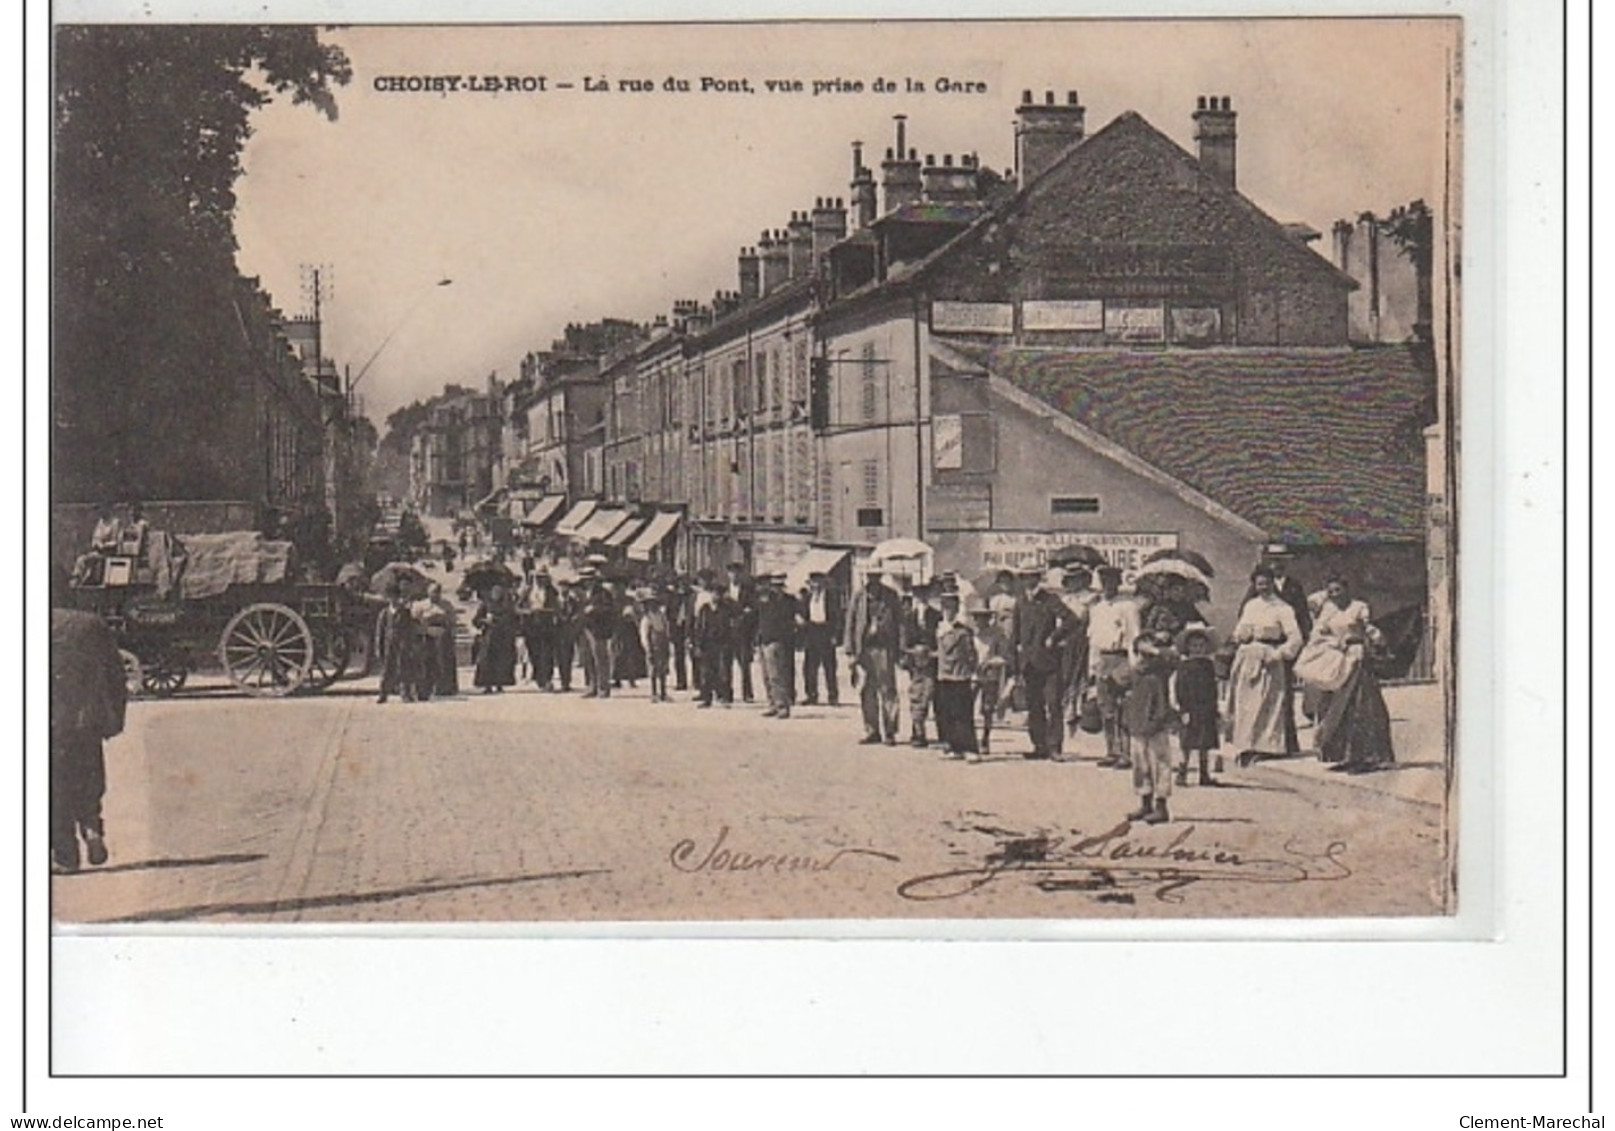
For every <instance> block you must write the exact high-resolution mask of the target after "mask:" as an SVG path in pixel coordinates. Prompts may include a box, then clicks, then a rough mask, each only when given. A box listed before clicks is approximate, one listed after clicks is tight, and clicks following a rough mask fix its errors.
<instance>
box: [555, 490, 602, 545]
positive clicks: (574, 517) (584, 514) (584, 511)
mask: <svg viewBox="0 0 1615 1131" xmlns="http://www.w3.org/2000/svg"><path fill="white" fill-rule="evenodd" d="M598 505H599V504H598V503H596V502H595V501H594V500H593V499H584V500H583V501H582V502H581V503H573V504H572V509H571V510H569V511H567V512H566V517H565V518H563V519H561V521H560V522H558V523H556V524H555V533H557V534H562V535H565V536H566V537H568V538H574V537H576V536H577V533H578V530H579V528H580V527H582V526H583V524H584V523H585V522H587V521H589V516H590V515H591V514H593V513H594V508H595V507H596V506H598Z"/></svg>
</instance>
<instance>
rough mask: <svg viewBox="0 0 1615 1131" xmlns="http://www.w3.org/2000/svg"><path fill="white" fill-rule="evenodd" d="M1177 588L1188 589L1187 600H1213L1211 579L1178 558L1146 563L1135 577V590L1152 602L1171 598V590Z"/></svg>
mask: <svg viewBox="0 0 1615 1131" xmlns="http://www.w3.org/2000/svg"><path fill="white" fill-rule="evenodd" d="M1175 586H1179V587H1181V586H1187V587H1188V592H1186V593H1184V594H1182V596H1183V597H1184V598H1186V599H1187V600H1190V601H1209V600H1210V599H1211V581H1210V579H1209V578H1207V577H1206V575H1205V574H1203V573H1201V572H1200V571H1199V570H1198V569H1196V568H1195V567H1194V566H1192V565H1190V564H1189V563H1188V562H1185V561H1179V560H1178V559H1177V558H1160V559H1158V560H1156V561H1153V562H1145V563H1144V564H1143V565H1142V566H1140V567H1139V570H1138V573H1136V574H1134V575H1133V588H1134V590H1135V591H1137V592H1138V593H1139V594H1140V595H1142V596H1145V597H1148V598H1150V599H1152V600H1160V599H1163V598H1166V597H1168V596H1170V593H1169V590H1170V589H1172V588H1173V587H1175Z"/></svg>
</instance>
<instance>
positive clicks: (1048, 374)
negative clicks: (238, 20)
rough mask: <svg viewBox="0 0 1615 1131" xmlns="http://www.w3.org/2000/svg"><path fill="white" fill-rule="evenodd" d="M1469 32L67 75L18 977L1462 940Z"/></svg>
mask: <svg viewBox="0 0 1615 1131" xmlns="http://www.w3.org/2000/svg"><path fill="white" fill-rule="evenodd" d="M1461 33H1462V24H1461V22H1460V21H1459V20H1457V19H1435V18H1427V19H1328V20H1324V19H1283V20H1251V19H1238V20H1234V19H1228V20H1195V21H1172V20H1132V21H1108V22H1107V21H1102V20H1042V21H1036V22H1016V21H957V22H913V23H897V22H841V23H759V24H748V25H715V24H655V25H652V24H643V25H634V24H618V25H587V24H571V25H540V24H520V25H481V26H383V25H364V24H360V25H350V26H344V27H340V28H325V27H314V26H295V25H276V26H271V27H251V26H246V25H227V26H226V25H218V26H213V25H196V24H190V25H177V24H176V25H164V24H149V23H148V24H122V25H112V24H102V25H97V24H64V25H61V26H58V27H57V28H56V29H55V34H54V44H53V64H54V84H55V85H54V90H53V97H54V102H53V123H52V127H53V145H54V161H55V164H54V170H53V181H52V207H53V231H54V235H53V245H52V279H51V282H52V298H51V302H52V307H51V311H52V325H53V345H52V355H51V382H52V397H51V404H52V418H51V434H50V441H51V446H52V463H51V468H50V480H51V541H50V555H51V559H52V561H51V564H52V569H53V600H52V619H51V642H52V677H53V678H52V702H51V708H52V730H51V761H50V767H51V778H52V789H51V806H52V808H51V827H50V840H51V857H52V870H53V878H52V883H51V908H52V914H53V918H54V919H55V921H56V922H57V923H58V924H59V925H61V926H63V927H64V928H68V929H79V928H84V929H92V930H102V931H104V930H129V929H133V928H136V927H140V926H142V925H149V924H180V925H185V926H197V927H212V926H214V925H242V924H245V925H249V926H259V927H266V928H281V927H285V926H287V925H290V924H316V925H321V924H375V923H387V924H394V923H434V924H442V923H450V924H485V923H562V922H573V923H577V922H596V921H610V922H615V923H644V922H651V923H668V922H673V921H680V922H697V923H700V922H714V921H723V922H735V921H751V922H763V923H767V922H774V921H779V920H793V921H794V920H832V921H835V920H840V921H851V920H917V919H924V920H942V921H951V922H955V923H958V924H961V925H967V924H969V923H971V922H980V921H987V920H1017V921H1026V920H1088V919H1106V920H1129V919H1133V920H1146V919H1147V920H1163V919H1181V920H1210V919H1241V920H1248V921H1259V920H1269V919H1298V918H1304V919H1346V918H1354V919H1357V918H1370V919H1383V920H1387V921H1389V920H1394V919H1405V918H1416V917H1447V916H1452V915H1454V914H1456V913H1457V911H1458V910H1459V907H1460V903H1461V896H1460V891H1461V883H1460V881H1461V880H1462V876H1460V875H1459V872H1458V869H1457V866H1456V861H1457V859H1458V845H1459V843H1460V839H1461V837H1460V825H1461V822H1460V819H1459V818H1460V814H1459V813H1458V812H1457V808H1456V805H1455V798H1456V791H1455V782H1456V780H1457V775H1458V774H1459V772H1460V768H1461V766H1462V765H1463V756H1464V753H1465V752H1464V751H1463V750H1460V749H1458V748H1457V747H1456V744H1455V741H1454V736H1455V725H1454V720H1455V694H1454V690H1455V687H1456V683H1455V671H1454V664H1453V656H1454V649H1453V641H1454V639H1455V634H1454V629H1455V625H1454V619H1453V611H1454V609H1455V607H1456V606H1455V595H1454V588H1453V580H1452V579H1453V576H1454V562H1453V556H1452V548H1453V546H1454V545H1455V544H1456V543H1455V541H1454V538H1453V531H1454V529H1455V522H1456V518H1457V516H1458V515H1459V514H1461V508H1460V505H1459V503H1460V500H1458V499H1457V498H1456V491H1455V489H1454V484H1455V483H1456V475H1457V468H1456V466H1455V461H1454V459H1453V456H1452V453H1453V452H1454V451H1455V435H1454V433H1455V429H1456V415H1455V412H1454V406H1455V404H1456V396H1457V390H1458V388H1459V387H1460V384H1461V377H1460V368H1461V366H1460V362H1461V357H1460V350H1459V340H1460V335H1459V328H1460V324H1461V316H1460V312H1461V305H1462V303H1461V297H1462V296H1461V294H1460V290H1459V282H1458V276H1457V272H1456V271H1455V269H1454V265H1455V263H1457V262H1458V255H1459V244H1458V241H1459V236H1460V231H1461V225H1460V202H1461V198H1462V191H1461V184H1460V174H1459V171H1460V168H1461V157H1462V125H1463V123H1462V120H1461V116H1460V106H1461V103H1462V92H1463V83H1464V71H1463V67H1462V60H1461V57H1460V48H1461V45H1462V34H1461ZM830 930H831V933H834V927H833V926H832V927H831V928H830Z"/></svg>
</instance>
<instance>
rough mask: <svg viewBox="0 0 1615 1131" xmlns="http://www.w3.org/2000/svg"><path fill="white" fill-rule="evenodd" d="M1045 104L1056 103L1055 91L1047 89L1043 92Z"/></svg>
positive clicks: (1051, 104)
mask: <svg viewBox="0 0 1615 1131" xmlns="http://www.w3.org/2000/svg"><path fill="white" fill-rule="evenodd" d="M1043 105H1045V106H1053V105H1054V91H1052V90H1045V91H1044V92H1043Z"/></svg>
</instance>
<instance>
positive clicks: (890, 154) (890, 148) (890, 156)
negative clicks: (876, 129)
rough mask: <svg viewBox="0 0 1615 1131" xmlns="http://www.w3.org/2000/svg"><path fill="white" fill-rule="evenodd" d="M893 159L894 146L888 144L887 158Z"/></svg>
mask: <svg viewBox="0 0 1615 1131" xmlns="http://www.w3.org/2000/svg"><path fill="white" fill-rule="evenodd" d="M891 159H892V147H891V146H889V145H888V146H887V147H886V160H888V161H890V160H891Z"/></svg>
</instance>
